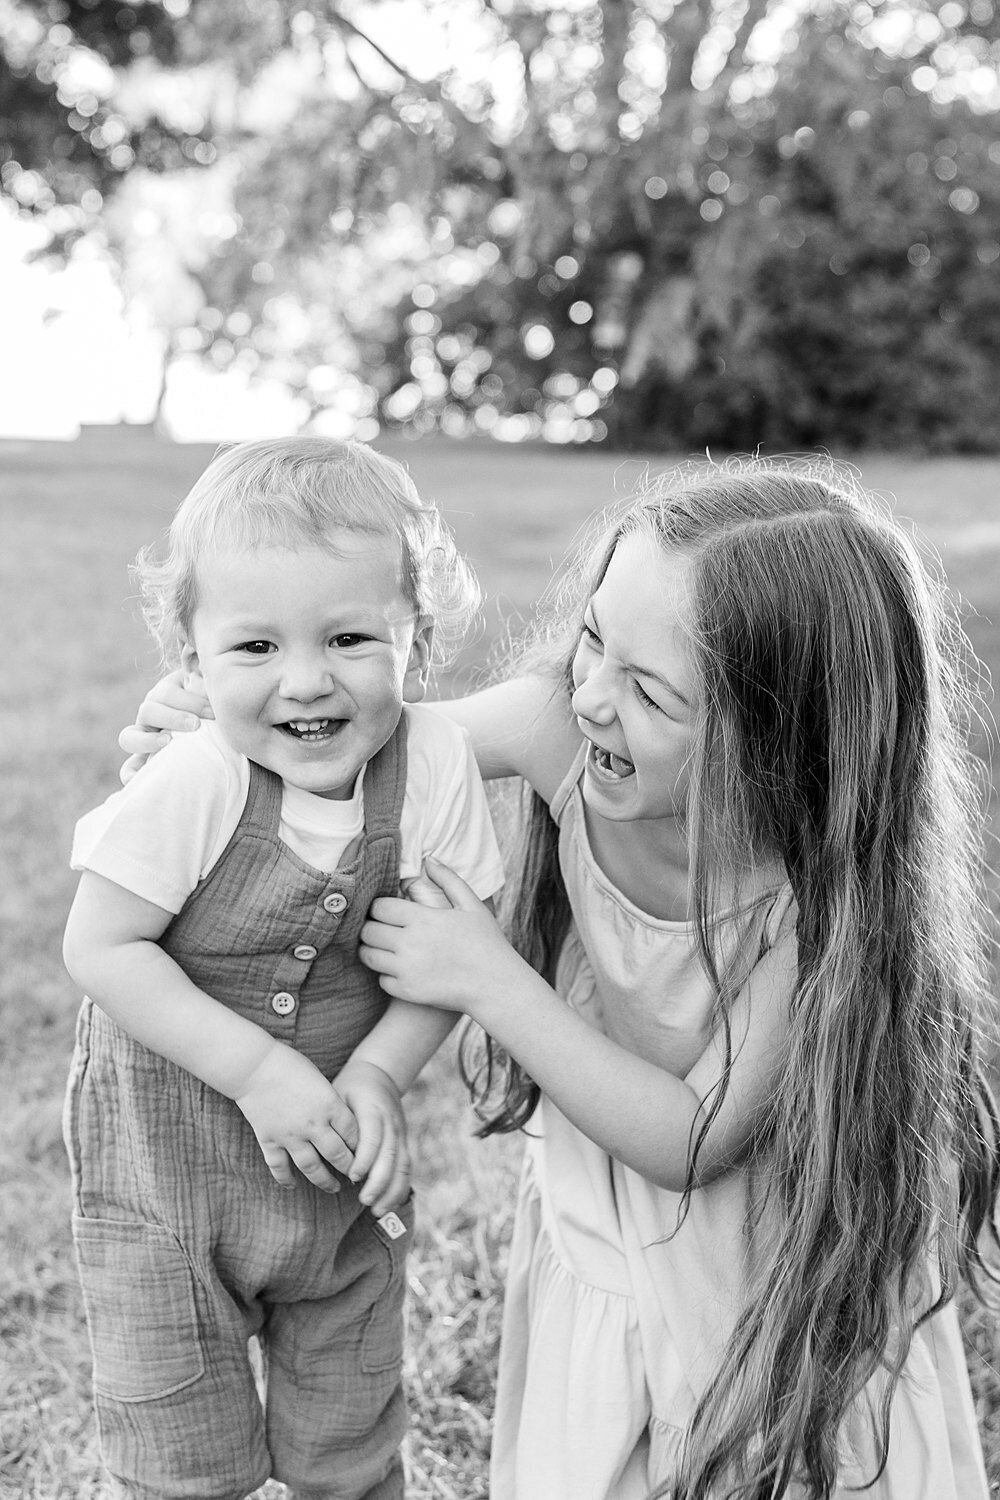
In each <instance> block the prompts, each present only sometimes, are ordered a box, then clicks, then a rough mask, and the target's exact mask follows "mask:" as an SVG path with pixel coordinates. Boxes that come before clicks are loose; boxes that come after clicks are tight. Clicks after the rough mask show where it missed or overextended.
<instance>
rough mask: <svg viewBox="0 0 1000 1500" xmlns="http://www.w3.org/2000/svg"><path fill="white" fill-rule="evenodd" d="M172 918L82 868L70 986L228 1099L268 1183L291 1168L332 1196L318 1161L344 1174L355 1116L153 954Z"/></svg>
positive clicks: (266, 1039) (304, 1063) (294, 1055)
mask: <svg viewBox="0 0 1000 1500" xmlns="http://www.w3.org/2000/svg"><path fill="white" fill-rule="evenodd" d="M170 920H171V914H170V913H169V912H167V911H164V910H163V908H162V907H159V906H155V905H154V904H153V903H152V902H149V901H145V900H143V898H142V897H140V896H136V895H134V894H133V893H132V892H131V891H127V890H125V889H124V888H123V887H122V886H120V885H116V884H115V883H114V882H113V881H111V880H106V879H105V878H104V877H103V876H102V875H96V874H94V872H93V871H90V870H85V871H84V872H83V875H82V876H81V878H80V884H79V887H78V889H77V893H76V898H75V900H74V902H73V905H72V908H71V910H70V914H69V920H68V922H67V925H66V935H65V939H64V944H63V956H64V959H65V963H66V967H67V969H68V970H69V972H70V974H71V975H72V977H73V978H74V979H75V980H76V982H77V984H79V985H80V986H81V988H83V989H84V990H85V991H86V992H87V994H89V995H90V996H91V998H92V999H93V1000H94V1001H95V1003H96V1004H98V1005H99V1006H100V1007H101V1009H102V1010H104V1011H106V1012H107V1014H108V1015H109V1016H111V1017H112V1019H113V1020H115V1021H117V1022H118V1024H119V1025H120V1026H122V1027H123V1028H124V1029H125V1030H126V1031H127V1032H129V1034H130V1035H131V1036H133V1037H135V1038H136V1040H137V1041H139V1042H142V1043H143V1045H144V1046H146V1047H149V1048H150V1049H151V1050H152V1051H153V1052H158V1053H159V1054H160V1056H161V1057H166V1058H169V1060H170V1061H171V1062H174V1063H176V1064H177V1065H178V1066H179V1067H181V1068H184V1069H186V1070H187V1072H189V1073H193V1074H194V1075H195V1077H196V1078H200V1079H201V1080H202V1082H203V1083H207V1084H208V1085H209V1086H210V1087H211V1088H214V1089H217V1090H218V1092H219V1093H221V1094H225V1095H226V1096H227V1097H228V1098H230V1099H232V1100H234V1101H235V1103H236V1104H237V1105H238V1106H239V1108H240V1110H241V1111H242V1112H243V1114H244V1115H245V1116H246V1118H247V1119H248V1120H249V1122H250V1124H251V1126H252V1127H253V1130H254V1134H255V1135H256V1137H257V1140H258V1141H259V1143H260V1147H261V1151H262V1152H263V1154H264V1160H265V1161H266V1162H267V1165H268V1167H269V1168H270V1171H271V1174H272V1176H273V1177H274V1178H275V1179H276V1180H277V1181H278V1182H280V1183H282V1184H283V1185H285V1186H288V1187H291V1186H293V1185H294V1182H295V1174H294V1173H293V1171H292V1166H291V1163H292V1162H294V1164H295V1165H296V1166H297V1167H298V1169H299V1171H300V1172H302V1173H303V1175H304V1176H306V1177H308V1178H309V1180H310V1181H311V1182H313V1183H315V1184H316V1186H317V1187H321V1188H324V1189H326V1190H327V1191H331V1192H336V1191H338V1188H339V1184H338V1183H337V1180H336V1178H335V1177H334V1176H333V1174H332V1173H331V1172H330V1170H329V1167H328V1166H327V1162H329V1163H332V1165H333V1166H334V1167H336V1168H337V1169H338V1170H340V1171H343V1172H344V1173H347V1172H349V1171H350V1168H351V1164H352V1161H353V1157H352V1153H351V1150H350V1149H349V1145H350V1143H352V1142H353V1140H354V1139H355V1136H356V1130H355V1124H354V1118H353V1116H352V1114H351V1112H350V1110H349V1109H348V1108H347V1106H346V1105H345V1104H344V1102H343V1100H342V1099H341V1098H340V1096H339V1095H338V1094H337V1092H336V1090H335V1089H334V1088H333V1086H332V1084H330V1083H328V1082H327V1080H326V1079H325V1078H324V1077H323V1075H322V1073H321V1072H320V1071H319V1069H318V1068H316V1067H314V1066H313V1064H312V1063H311V1062H310V1061H309V1059H308V1058H306V1057H303V1056H302V1055H301V1053H298V1052H295V1051H294V1050H293V1049H292V1048H291V1047H287V1046H285V1044H284V1043H283V1042H279V1041H277V1040H276V1039H275V1038H274V1037H272V1036H269V1035H268V1033H267V1032H266V1031H265V1030H264V1029H263V1027H260V1026H256V1025H255V1024H254V1023H253V1022H252V1021H248V1020H246V1019H245V1018H244V1017H242V1016H238V1015H236V1014H235V1013H234V1012H233V1011H231V1010H229V1009H228V1008H227V1007H226V1006H224V1005H222V1004H221V1003H220V1002H219V1001H217V1000H213V999H212V998H211V996H210V995H206V994H205V992H204V991H203V990H200V989H198V987H197V986H196V985H194V984H192V982H191V980H190V979H188V977H187V975H186V974H185V973H184V971H183V969H181V968H180V967H179V966H178V965H177V964H176V963H175V962H174V961H173V959H172V958H170V957H169V955H168V954H166V953H165V952H164V951H163V949H162V948H160V947H159V946H158V943H157V939H158V938H159V937H161V936H162V934H163V932H164V930H165V928H166V926H167V924H168V923H169V922H170Z"/></svg>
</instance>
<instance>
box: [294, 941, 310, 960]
mask: <svg viewBox="0 0 1000 1500" xmlns="http://www.w3.org/2000/svg"><path fill="white" fill-rule="evenodd" d="M292 954H293V956H294V957H295V958H301V960H302V962H303V963H308V962H309V960H310V959H313V958H315V957H316V949H315V948H314V947H313V945H312V943H299V944H298V946H297V947H295V948H293V949H292Z"/></svg>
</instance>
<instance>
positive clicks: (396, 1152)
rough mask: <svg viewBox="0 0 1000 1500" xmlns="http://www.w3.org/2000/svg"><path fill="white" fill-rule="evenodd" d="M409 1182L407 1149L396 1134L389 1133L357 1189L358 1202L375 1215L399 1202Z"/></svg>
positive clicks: (408, 1155) (408, 1154)
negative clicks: (364, 1179)
mask: <svg viewBox="0 0 1000 1500" xmlns="http://www.w3.org/2000/svg"><path fill="white" fill-rule="evenodd" d="M409 1182H410V1153H409V1151H408V1150H407V1148H406V1146H405V1143H404V1142H403V1141H402V1140H401V1139H400V1137H398V1136H392V1135H389V1136H387V1137H386V1138H385V1140H383V1142H382V1148H381V1150H380V1151H379V1154H378V1158H377V1160H376V1162H375V1165H374V1166H373V1168H372V1170H371V1172H369V1174H368V1179H367V1181H366V1182H365V1185H364V1187H363V1188H362V1190H361V1194H360V1197H361V1201H362V1203H366V1204H368V1206H369V1207H370V1208H371V1210H372V1213H373V1214H375V1216H376V1217H378V1215H379V1214H382V1213H385V1212H386V1210H387V1209H389V1208H392V1207H393V1206H394V1205H395V1204H397V1203H400V1202H401V1201H402V1199H403V1197H404V1196H405V1193H406V1189H407V1187H408V1186H409Z"/></svg>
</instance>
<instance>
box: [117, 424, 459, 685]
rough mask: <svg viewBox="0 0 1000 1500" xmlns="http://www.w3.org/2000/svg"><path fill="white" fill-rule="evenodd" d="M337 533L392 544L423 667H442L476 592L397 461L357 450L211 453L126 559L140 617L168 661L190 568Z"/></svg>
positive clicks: (274, 445)
mask: <svg viewBox="0 0 1000 1500" xmlns="http://www.w3.org/2000/svg"><path fill="white" fill-rule="evenodd" d="M337 531H353V532H360V533H362V534H367V535H370V536H372V537H396V538H397V539H398V541H399V544H400V551H401V557H402V585H403V591H404V593H405V595H406V597H407V599H408V600H409V602H410V603H411V604H412V605H413V608H414V610H415V612H416V613H417V614H418V615H427V616H430V617H431V619H433V621H434V626H435V629H434V647H433V664H434V665H435V666H441V665H443V664H444V663H445V662H447V661H448V660H449V659H450V658H451V656H452V655H453V654H454V651H455V650H456V649H457V647H458V646H459V645H460V644H461V641H462V639H463V637H464V635H465V632H466V630H467V629H468V626H469V624H470V622H471V620H472V618H473V616H474V615H475V613H476V611H477V610H478V608H479V600H480V593H479V585H478V583H477V582H476V578H475V575H474V573H473V572H472V570H471V568H470V567H469V565H468V563H467V562H466V561H465V559H464V558H463V557H462V556H461V555H460V554H459V552H458V550H457V548H456V546H455V540H454V537H453V536H452V534H451V532H450V530H449V529H448V526H447V525H446V523H445V521H444V520H443V518H442V516H441V514H440V512H439V511H438V510H437V508H436V507H435V506H433V505H428V504H425V503H424V502H423V501H422V500H421V499H420V496H419V495H418V494H417V491H416V487H415V486H414V484H413V481H412V480H411V478H410V476H409V474H408V473H407V472H406V470H405V469H404V468H403V466H402V464H399V463H396V462H395V460H394V459H391V458H386V457H385V455H384V454H381V453H376V452H375V450H374V449H373V448H369V447H368V446H367V445H366V444H364V443H354V442H336V441H334V440H333V439H330V438H320V437H293V438H267V439H263V440H261V441H258V442H248V443H237V444H235V445H234V446H233V447H231V448H225V449H223V450H222V451H221V452H219V453H217V454H216V456H215V458H213V460H212V462H211V463H210V464H209V466H208V468H207V469H205V471H204V473H203V474H202V475H201V477H200V478H199V479H198V480H197V481H196V483H195V484H194V486H193V488H192V489H191V490H190V492H189V493H188V495H187V497H186V498H185V499H184V500H183V502H182V503H181V505H180V506H179V508H178V510H177V512H176V514H175V516H174V518H173V521H172V522H171V524H170V526H169V528H168V530H167V532H166V533H165V536H164V537H163V539H162V541H161V543H159V544H154V545H153V546H151V547H145V548H143V550H142V551H141V552H140V553H139V556H138V557H137V558H136V561H135V565H134V568H133V574H134V577H135V578H136V581H137V582H138V585H139V589H140V595H141V599H142V608H143V614H144V616H145V619H146V622H147V624H148V625H149V628H150V630H151V631H152V633H153V635H154V637H155V638H156V640H157V641H158V643H159V646H160V650H161V652H162V654H163V658H164V661H165V662H167V663H173V662H175V661H176V659H177V657H178V653H179V649H180V645H181V642H182V641H183V640H184V639H186V638H187V637H188V635H189V633H190V630H191V620H192V616H193V615H194V611H195V609H196V607H197V604H198V562H199V560H200V559H201V558H203V557H204V556H205V555H206V553H211V552H212V551H217V550H221V549H226V550H237V551H253V550H255V549H256V548H259V547H273V546H279V547H281V546H284V547H303V546H305V547H316V546H319V547H330V548H331V549H333V548H335V545H336V538H335V535H334V533H336V532H337Z"/></svg>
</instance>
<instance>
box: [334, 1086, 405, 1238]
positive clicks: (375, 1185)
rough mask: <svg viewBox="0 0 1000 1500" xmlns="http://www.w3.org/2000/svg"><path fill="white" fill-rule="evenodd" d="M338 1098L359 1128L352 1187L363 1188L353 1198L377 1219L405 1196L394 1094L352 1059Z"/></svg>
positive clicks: (400, 1117) (401, 1129) (401, 1130)
mask: <svg viewBox="0 0 1000 1500" xmlns="http://www.w3.org/2000/svg"><path fill="white" fill-rule="evenodd" d="M336 1089H337V1092H338V1093H339V1094H340V1095H342V1097H343V1098H344V1099H345V1100H346V1101H347V1103H348V1104H349V1105H350V1107H351V1111H352V1112H353V1115H354V1118H355V1120H356V1121H357V1125H358V1144H357V1146H356V1148H355V1151H354V1165H353V1166H352V1167H351V1170H350V1174H349V1175H350V1178H351V1181H352V1182H364V1187H363V1188H362V1189H361V1192H360V1193H359V1194H358V1196H359V1198H360V1199H361V1202H362V1203H365V1204H367V1205H368V1207H369V1208H370V1209H371V1211H372V1213H373V1214H374V1215H375V1217H376V1218H379V1217H380V1216H381V1215H382V1214H384V1213H388V1212H389V1210H390V1209H391V1208H398V1207H399V1205H400V1204H401V1203H402V1202H403V1201H404V1200H405V1198H406V1197H407V1195H408V1193H409V1191H410V1167H411V1162H410V1151H409V1147H408V1145H407V1141H406V1117H405V1115H404V1114H403V1104H402V1100H401V1099H400V1097H399V1090H398V1088H397V1087H396V1085H395V1083H394V1082H393V1080H392V1079H391V1078H390V1077H389V1075H388V1073H386V1072H385V1071H384V1070H383V1069H382V1068H379V1067H376V1066H375V1064H374V1063H368V1062H363V1061H362V1060H361V1059H359V1058H352V1059H351V1060H350V1062H348V1063H346V1064H345V1065H344V1067H343V1068H342V1069H341V1071H340V1073H338V1075H337V1079H336Z"/></svg>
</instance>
